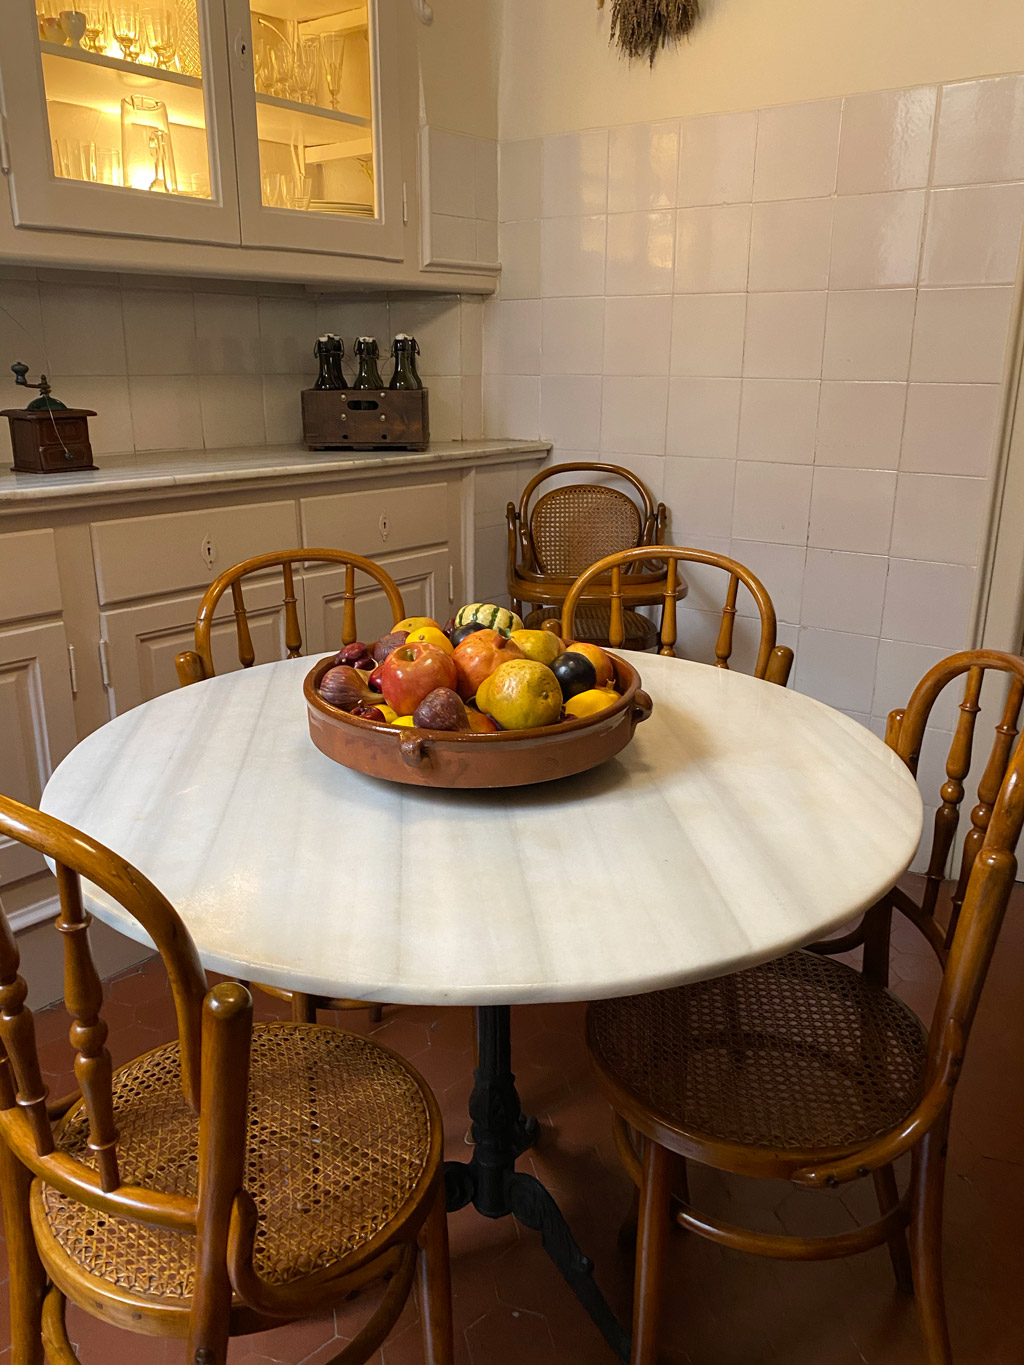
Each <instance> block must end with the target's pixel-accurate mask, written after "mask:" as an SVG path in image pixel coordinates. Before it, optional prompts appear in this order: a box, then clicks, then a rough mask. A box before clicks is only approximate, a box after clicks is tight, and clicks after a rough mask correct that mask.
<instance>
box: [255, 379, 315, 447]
mask: <svg viewBox="0 0 1024 1365" xmlns="http://www.w3.org/2000/svg"><path fill="white" fill-rule="evenodd" d="M261 383H262V386H263V427H264V430H265V432H266V434H267V443H268V445H286V444H291V443H292V442H299V441H301V440H302V408H301V400H300V398H299V395H300V393H301V392H302V390H303V389H304V388H306V387H308V385H309V376H308V375H304V374H301V375H300V374H265V375H263V377H262V380H261Z"/></svg>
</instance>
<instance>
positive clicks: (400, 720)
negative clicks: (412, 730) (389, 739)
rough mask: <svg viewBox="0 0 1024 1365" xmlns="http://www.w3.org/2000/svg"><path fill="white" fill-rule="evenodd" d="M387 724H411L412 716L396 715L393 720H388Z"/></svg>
mask: <svg viewBox="0 0 1024 1365" xmlns="http://www.w3.org/2000/svg"><path fill="white" fill-rule="evenodd" d="M389 724H391V725H411V724H412V716H396V717H395V718H394V720H393V721H390V722H389Z"/></svg>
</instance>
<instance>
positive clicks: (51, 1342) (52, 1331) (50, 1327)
mask: <svg viewBox="0 0 1024 1365" xmlns="http://www.w3.org/2000/svg"><path fill="white" fill-rule="evenodd" d="M66 1309H67V1303H66V1301H65V1298H64V1295H63V1294H62V1293H61V1292H60V1290H59V1289H58V1288H57V1287H56V1285H54V1287H53V1288H52V1289H51V1290H50V1292H49V1293H48V1294H47V1296H46V1298H45V1299H44V1300H43V1345H44V1346H45V1348H46V1359H47V1362H48V1365H80V1362H79V1359H78V1357H77V1356H76V1355H75V1349H74V1347H73V1346H72V1345H71V1342H70V1341H69V1340H68V1329H67V1323H66V1322H65V1320H64V1317H65V1311H66Z"/></svg>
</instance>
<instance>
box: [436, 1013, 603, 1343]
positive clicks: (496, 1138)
mask: <svg viewBox="0 0 1024 1365" xmlns="http://www.w3.org/2000/svg"><path fill="white" fill-rule="evenodd" d="M476 1033H477V1048H478V1054H477V1055H478V1064H477V1068H476V1070H475V1071H474V1073H473V1078H474V1084H473V1094H472V1095H471V1097H470V1101H469V1116H470V1118H471V1119H472V1120H473V1129H472V1132H473V1144H474V1145H473V1155H472V1157H471V1158H470V1160H469V1161H466V1162H463V1161H446V1162H445V1168H444V1178H445V1191H446V1194H447V1200H448V1209H449V1211H454V1210H455V1209H461V1208H463V1207H464V1206H465V1205H466V1204H470V1203H471V1204H472V1205H473V1207H474V1208H475V1209H476V1210H477V1212H478V1213H482V1214H483V1215H484V1217H485V1218H504V1217H505V1216H506V1215H507V1214H510V1213H512V1214H515V1216H516V1218H518V1219H519V1221H520V1223H523V1224H524V1225H525V1226H526V1227H528V1228H533V1229H534V1230H535V1231H536V1232H539V1233H540V1236H541V1245H542V1246H543V1247H544V1250H545V1251H546V1252H547V1253H548V1255H549V1256H550V1257H551V1259H552V1260H553V1261H554V1263H555V1265H556V1266H557V1267H558V1269H559V1270H560V1271H561V1272H562V1275H563V1277H564V1278H565V1282H566V1283H567V1284H568V1286H569V1288H570V1289H571V1290H572V1291H573V1293H574V1294H575V1295H576V1297H577V1298H578V1299H579V1301H580V1303H581V1304H582V1305H583V1307H584V1308H585V1309H586V1310H587V1312H588V1313H589V1314H590V1316H591V1318H593V1320H594V1323H595V1324H596V1326H597V1328H598V1330H599V1331H600V1333H601V1335H602V1336H603V1337H604V1339H605V1341H607V1343H608V1345H609V1346H610V1347H611V1348H612V1350H613V1351H614V1352H615V1354H616V1355H617V1356H618V1358H619V1360H621V1361H624V1362H627V1363H628V1361H629V1350H630V1342H629V1333H628V1332H627V1331H626V1329H625V1328H624V1327H623V1326H622V1324H621V1323H620V1322H619V1320H618V1318H616V1316H615V1314H614V1313H613V1312H612V1310H611V1309H610V1308H609V1306H608V1304H607V1302H606V1301H605V1298H604V1295H603V1294H602V1293H601V1291H600V1289H598V1287H597V1285H596V1284H595V1283H594V1265H593V1262H592V1261H591V1260H590V1259H589V1257H587V1256H584V1254H583V1252H582V1251H581V1250H580V1249H579V1247H578V1246H577V1244H576V1239H575V1238H574V1237H573V1235H572V1233H571V1232H570V1230H569V1225H568V1223H566V1221H565V1219H564V1217H563V1216H562V1211H561V1209H559V1207H558V1205H557V1204H556V1203H555V1201H554V1199H553V1198H552V1196H551V1194H550V1193H549V1192H548V1191H547V1190H546V1189H545V1188H544V1186H543V1185H542V1184H541V1183H540V1181H539V1180H538V1179H537V1178H536V1176H532V1175H528V1174H527V1173H526V1172H525V1171H517V1170H516V1157H518V1156H519V1155H520V1154H521V1153H522V1152H525V1151H526V1149H527V1148H528V1147H530V1146H531V1145H532V1144H533V1142H534V1139H535V1138H536V1135H537V1120H536V1119H533V1118H527V1117H526V1116H525V1115H524V1114H523V1111H522V1108H521V1106H520V1103H519V1094H518V1092H517V1091H516V1078H515V1076H514V1075H513V1074H512V1051H511V1012H510V1010H509V1007H508V1006H507V1005H487V1006H483V1007H481V1008H479V1009H478V1010H477V1012H476Z"/></svg>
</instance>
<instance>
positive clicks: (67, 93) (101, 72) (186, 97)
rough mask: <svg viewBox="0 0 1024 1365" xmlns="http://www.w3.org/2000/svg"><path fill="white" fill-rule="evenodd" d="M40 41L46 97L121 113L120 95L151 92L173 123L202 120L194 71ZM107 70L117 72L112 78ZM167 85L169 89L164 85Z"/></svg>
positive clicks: (201, 123)
mask: <svg viewBox="0 0 1024 1365" xmlns="http://www.w3.org/2000/svg"><path fill="white" fill-rule="evenodd" d="M39 46H40V48H41V49H42V53H43V73H44V78H45V81H46V98H47V100H49V101H51V102H57V103H61V104H78V105H83V106H84V107H86V108H88V109H98V110H101V111H102V112H104V113H107V114H117V115H120V111H121V97H122V96H123V95H128V94H141V93H147V92H153V93H155V94H156V95H158V96H159V97H162V98H164V99H165V102H166V103H167V104H168V107H169V108H170V109H171V111H172V117H173V121H174V122H175V123H181V124H185V125H186V126H189V127H193V128H204V127H205V126H206V111H205V108H204V103H203V83H202V81H201V80H199V79H198V78H197V77H195V76H183V75H182V74H181V72H179V71H160V70H158V69H157V68H156V67H148V68H147V67H140V66H136V65H135V63H134V62H122V61H120V60H119V59H118V58H117V57H106V56H104V55H103V54H102V53H96V52H82V51H80V50H78V49H75V48H60V47H58V46H57V45H56V44H55V43H40V44H39ZM110 72H116V73H117V76H116V77H115V78H114V79H111V76H110V74H109V73H110ZM161 86H162V87H163V90H161V89H160V87H161ZM168 86H170V87H173V89H167V87H168Z"/></svg>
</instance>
